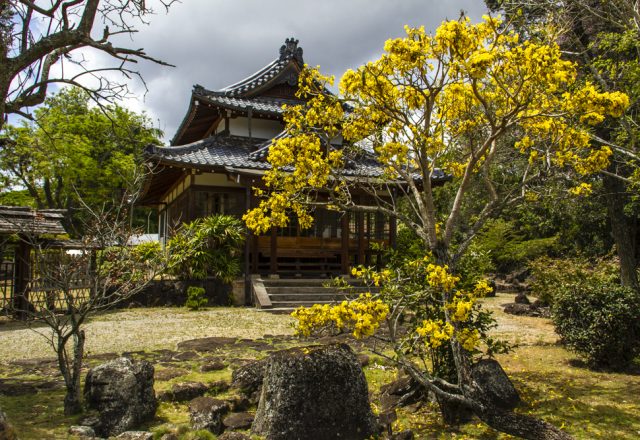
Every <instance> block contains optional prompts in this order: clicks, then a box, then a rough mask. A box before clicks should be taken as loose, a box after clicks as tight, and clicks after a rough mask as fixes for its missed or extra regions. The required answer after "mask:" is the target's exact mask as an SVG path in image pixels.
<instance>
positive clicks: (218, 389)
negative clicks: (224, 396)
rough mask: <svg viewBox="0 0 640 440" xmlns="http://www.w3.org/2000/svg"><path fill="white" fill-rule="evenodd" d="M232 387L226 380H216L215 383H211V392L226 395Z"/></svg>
mask: <svg viewBox="0 0 640 440" xmlns="http://www.w3.org/2000/svg"><path fill="white" fill-rule="evenodd" d="M230 387H231V386H230V385H229V384H228V383H227V382H226V381H224V380H216V381H215V382H210V383H209V391H210V392H212V393H215V394H217V393H224V392H225V391H227V390H228V389H229V388H230Z"/></svg>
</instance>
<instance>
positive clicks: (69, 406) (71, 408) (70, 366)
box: [58, 330, 85, 415]
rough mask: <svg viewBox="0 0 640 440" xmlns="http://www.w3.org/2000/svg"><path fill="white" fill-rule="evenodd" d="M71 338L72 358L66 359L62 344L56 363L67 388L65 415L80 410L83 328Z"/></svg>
mask: <svg viewBox="0 0 640 440" xmlns="http://www.w3.org/2000/svg"><path fill="white" fill-rule="evenodd" d="M73 340H74V341H73V358H72V359H71V360H70V359H68V355H67V351H66V349H65V348H64V345H63V346H62V347H60V346H59V352H58V363H59V366H60V371H61V372H62V375H63V376H64V382H65V386H66V388H67V393H66V395H65V396H64V413H65V415H73V414H79V413H81V412H82V399H81V385H80V373H81V371H82V357H83V356H84V340H85V335H84V330H78V331H77V333H76V334H74V336H73ZM65 345H66V344H65ZM69 360H70V361H71V362H69Z"/></svg>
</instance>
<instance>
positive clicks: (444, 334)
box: [416, 319, 454, 348]
mask: <svg viewBox="0 0 640 440" xmlns="http://www.w3.org/2000/svg"><path fill="white" fill-rule="evenodd" d="M453 331H454V330H453V326H452V325H451V324H449V323H448V322H445V323H443V322H442V320H437V321H434V320H431V319H429V320H424V321H422V325H421V326H420V327H418V328H416V333H417V334H418V335H419V336H421V337H422V338H424V339H425V344H426V345H427V346H428V347H429V348H438V347H440V346H441V345H442V344H443V343H444V342H447V341H448V340H449V339H451V337H452V336H453Z"/></svg>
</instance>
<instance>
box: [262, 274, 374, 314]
mask: <svg viewBox="0 0 640 440" xmlns="http://www.w3.org/2000/svg"><path fill="white" fill-rule="evenodd" d="M345 281H346V282H347V284H349V285H351V286H353V289H349V290H341V289H338V288H336V287H331V286H328V285H327V283H328V282H329V281H328V280H327V279H318V278H315V279H301V278H293V279H292V278H283V279H271V278H268V279H263V278H257V279H254V280H253V283H252V284H253V286H252V287H253V293H254V298H255V301H256V306H257V307H258V308H259V309H260V310H263V311H266V312H271V313H291V312H292V311H293V310H295V309H296V308H298V307H300V306H304V307H311V306H312V305H314V304H338V303H340V302H342V301H345V300H349V299H353V297H354V296H358V295H360V294H361V293H365V292H369V291H370V289H368V288H367V287H366V286H363V285H362V283H361V282H360V281H359V280H357V279H346V280H345Z"/></svg>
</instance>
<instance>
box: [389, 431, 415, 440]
mask: <svg viewBox="0 0 640 440" xmlns="http://www.w3.org/2000/svg"><path fill="white" fill-rule="evenodd" d="M413 438H414V437H413V431H412V430H410V429H405V430H404V431H400V432H398V433H395V434H393V435H392V436H391V439H392V440H413Z"/></svg>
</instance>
